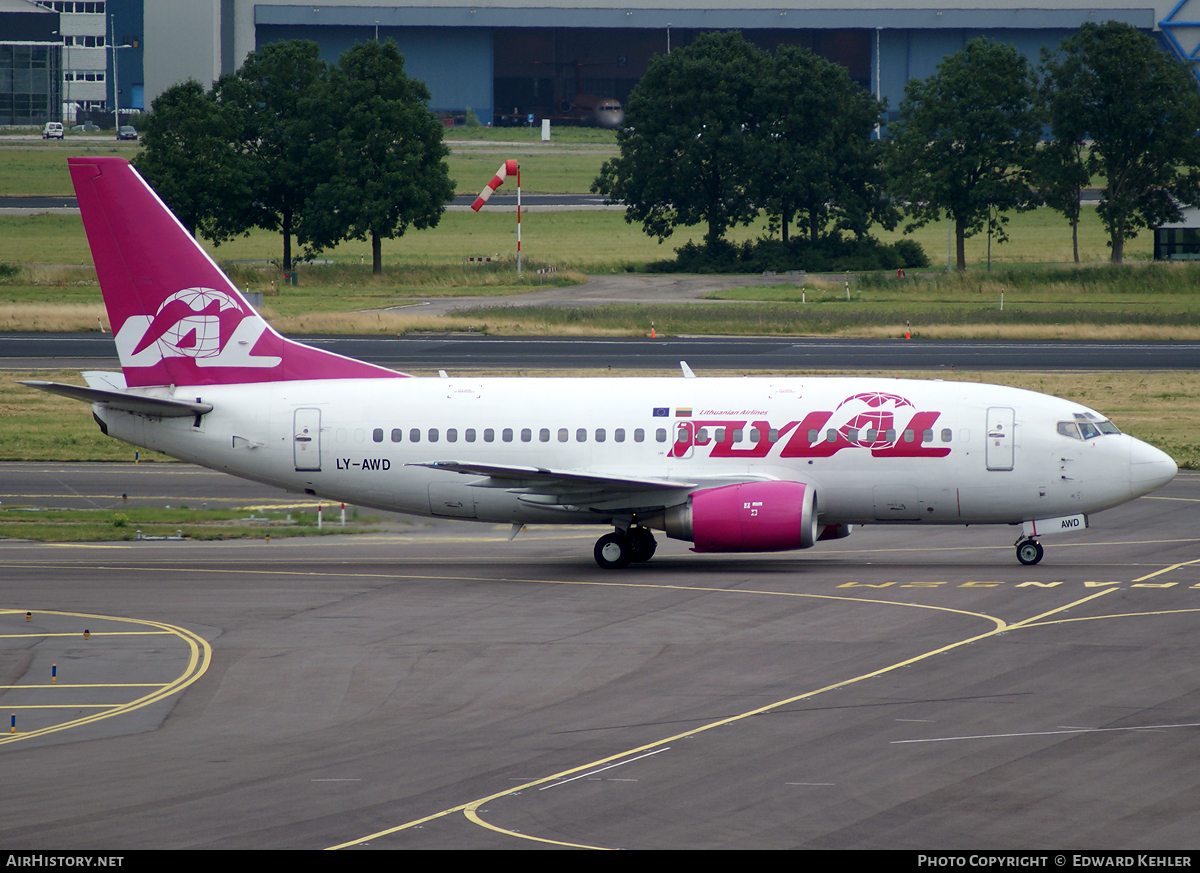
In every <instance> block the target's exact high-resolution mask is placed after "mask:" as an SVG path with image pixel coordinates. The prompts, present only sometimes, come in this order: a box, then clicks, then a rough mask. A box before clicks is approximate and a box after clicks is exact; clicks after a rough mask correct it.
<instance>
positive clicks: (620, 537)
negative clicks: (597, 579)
mask: <svg viewBox="0 0 1200 873" xmlns="http://www.w3.org/2000/svg"><path fill="white" fill-rule="evenodd" d="M657 548H658V543H657V542H656V541H655V539H654V534H652V533H650V531H649V530H647V529H646V528H644V527H631V528H629V529H628V530H625V531H620V530H616V531H613V532H612V533H610V534H605V535H604V536H602V537H600V539H598V540H596V548H595V550H594V552H593V554H594V555H595V557H596V563H597V564H599V565H600V566H601V567H603V568H604V569H605V570H619V569H620V568H621V567H625V566H628V565H629V564H631V563H639V564H640V563H644V562H646V561H649V560H650V559H651V558H652V557H654V551H655V549H657Z"/></svg>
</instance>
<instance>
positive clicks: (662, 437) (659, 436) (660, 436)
mask: <svg viewBox="0 0 1200 873" xmlns="http://www.w3.org/2000/svg"><path fill="white" fill-rule="evenodd" d="M654 438H655V439H656V440H658V441H659V442H660V443H665V442H666V441H667V429H666V428H665V427H660V428H659V429H658V430H656V431H655V432H654Z"/></svg>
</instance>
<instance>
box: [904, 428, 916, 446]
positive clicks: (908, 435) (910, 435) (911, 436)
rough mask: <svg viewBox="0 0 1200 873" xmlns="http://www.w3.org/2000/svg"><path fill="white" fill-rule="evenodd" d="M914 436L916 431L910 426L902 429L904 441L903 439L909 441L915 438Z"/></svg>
mask: <svg viewBox="0 0 1200 873" xmlns="http://www.w3.org/2000/svg"><path fill="white" fill-rule="evenodd" d="M916 438H917V434H916V431H914V430H913V429H912V428H911V427H910V428H906V429H905V431H904V441H905V442H906V443H911V442H912V441H913V440H915V439H916Z"/></svg>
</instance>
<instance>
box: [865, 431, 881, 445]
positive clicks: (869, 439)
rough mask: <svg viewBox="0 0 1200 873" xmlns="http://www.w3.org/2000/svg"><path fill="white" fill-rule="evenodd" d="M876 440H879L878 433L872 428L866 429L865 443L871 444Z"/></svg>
mask: <svg viewBox="0 0 1200 873" xmlns="http://www.w3.org/2000/svg"><path fill="white" fill-rule="evenodd" d="M877 439H879V431H877V430H875V428H873V427H869V428H867V442H868V443H873V442H875V440H877Z"/></svg>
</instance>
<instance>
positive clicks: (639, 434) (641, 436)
mask: <svg viewBox="0 0 1200 873" xmlns="http://www.w3.org/2000/svg"><path fill="white" fill-rule="evenodd" d="M633 441H634V442H635V443H643V442H645V441H646V432H645V431H644V430H642V429H641V428H640V427H639V428H638V429H637V430H635V431H634V432H633Z"/></svg>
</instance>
